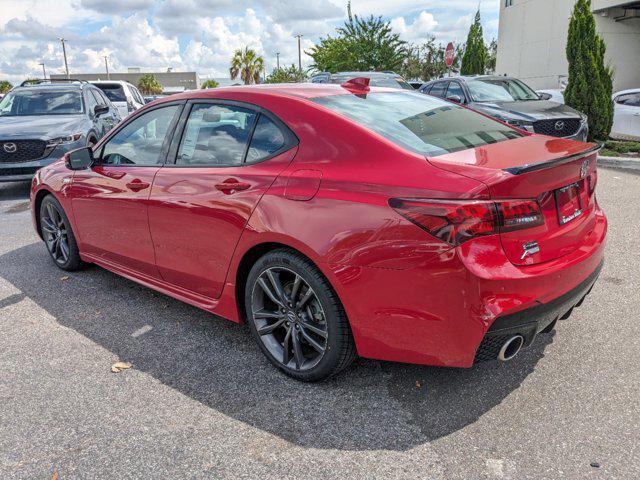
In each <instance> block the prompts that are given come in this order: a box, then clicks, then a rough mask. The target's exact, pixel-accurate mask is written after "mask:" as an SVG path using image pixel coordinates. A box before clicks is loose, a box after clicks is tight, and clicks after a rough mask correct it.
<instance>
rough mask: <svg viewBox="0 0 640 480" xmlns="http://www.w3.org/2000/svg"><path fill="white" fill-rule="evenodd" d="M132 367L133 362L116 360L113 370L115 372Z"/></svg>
mask: <svg viewBox="0 0 640 480" xmlns="http://www.w3.org/2000/svg"><path fill="white" fill-rule="evenodd" d="M129 368H131V364H130V363H127V362H116V363H114V364H113V365H111V371H112V372H113V373H120V372H121V371H122V370H127V369H129Z"/></svg>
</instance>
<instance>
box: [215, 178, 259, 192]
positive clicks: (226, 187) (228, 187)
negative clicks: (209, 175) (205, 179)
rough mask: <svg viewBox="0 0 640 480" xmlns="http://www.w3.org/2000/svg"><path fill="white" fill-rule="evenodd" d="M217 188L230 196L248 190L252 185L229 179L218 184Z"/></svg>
mask: <svg viewBox="0 0 640 480" xmlns="http://www.w3.org/2000/svg"><path fill="white" fill-rule="evenodd" d="M215 187H216V188H217V189H218V190H220V191H221V192H222V193H226V194H227V195H228V194H230V193H233V192H238V191H240V190H246V189H248V188H249V187H251V184H250V183H247V182H239V181H238V180H236V179H235V178H228V179H227V180H225V181H224V182H222V183H216V185H215Z"/></svg>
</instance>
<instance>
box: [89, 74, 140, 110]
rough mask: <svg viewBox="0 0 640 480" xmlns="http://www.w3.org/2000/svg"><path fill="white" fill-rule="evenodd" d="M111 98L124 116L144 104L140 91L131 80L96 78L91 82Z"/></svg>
mask: <svg viewBox="0 0 640 480" xmlns="http://www.w3.org/2000/svg"><path fill="white" fill-rule="evenodd" d="M91 83H92V84H94V85H95V86H96V87H98V88H99V89H100V90H102V91H103V92H104V93H105V95H106V96H107V97H108V98H109V100H111V103H113V104H114V105H115V106H116V108H117V109H118V112H119V113H120V116H121V117H122V118H124V117H126V116H127V115H129V114H130V113H131V112H134V111H135V110H137V109H139V108H140V107H143V106H144V98H143V97H142V94H141V93H140V91H139V90H138V89H137V88H136V87H134V86H133V85H131V84H130V83H129V82H124V81H121V80H96V81H93V82H91Z"/></svg>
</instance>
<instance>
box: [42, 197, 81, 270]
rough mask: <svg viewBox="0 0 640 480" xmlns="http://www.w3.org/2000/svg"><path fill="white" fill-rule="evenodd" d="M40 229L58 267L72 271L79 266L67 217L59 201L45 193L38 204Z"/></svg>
mask: <svg viewBox="0 0 640 480" xmlns="http://www.w3.org/2000/svg"><path fill="white" fill-rule="evenodd" d="M40 231H41V232H42V238H43V240H44V243H45V245H46V246H47V251H48V252H49V255H50V256H51V258H52V259H53V262H54V263H55V264H56V266H57V267H58V268H61V269H62V270H67V271H73V270H77V269H78V268H80V266H81V264H82V261H81V260H80V252H79V251H78V244H77V243H76V237H75V236H74V235H73V231H72V230H71V223H70V222H69V218H67V215H66V214H65V213H64V209H63V208H62V205H60V202H58V200H56V199H55V197H54V196H53V195H47V196H46V197H44V199H43V200H42V203H41V204H40Z"/></svg>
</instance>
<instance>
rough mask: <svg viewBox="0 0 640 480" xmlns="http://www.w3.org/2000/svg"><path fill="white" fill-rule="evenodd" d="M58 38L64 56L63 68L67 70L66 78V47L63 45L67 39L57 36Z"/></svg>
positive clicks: (67, 67)
mask: <svg viewBox="0 0 640 480" xmlns="http://www.w3.org/2000/svg"><path fill="white" fill-rule="evenodd" d="M58 40H60V43H62V55H63V56H64V70H65V71H66V72H67V78H69V64H68V63H67V47H66V45H65V42H66V41H67V39H66V38H62V37H58Z"/></svg>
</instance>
